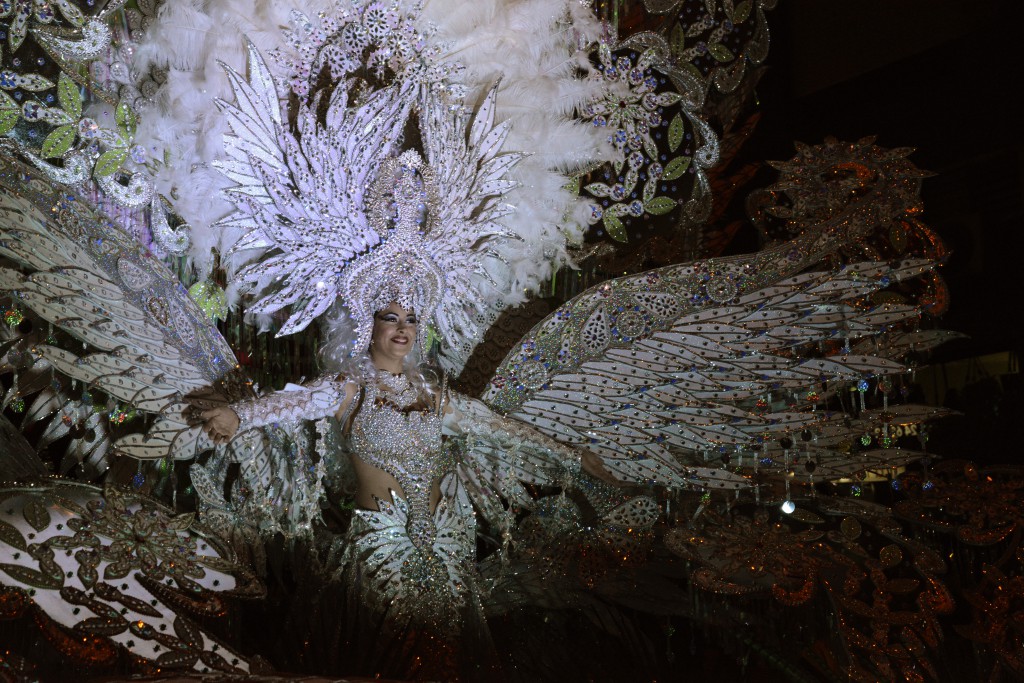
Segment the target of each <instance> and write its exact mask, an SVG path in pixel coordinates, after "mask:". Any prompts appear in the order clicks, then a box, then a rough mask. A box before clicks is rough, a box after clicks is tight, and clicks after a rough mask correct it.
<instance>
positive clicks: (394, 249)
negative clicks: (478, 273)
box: [340, 150, 445, 350]
mask: <svg viewBox="0 0 1024 683" xmlns="http://www.w3.org/2000/svg"><path fill="white" fill-rule="evenodd" d="M432 179H433V174H432V173H431V172H430V169H429V168H427V167H426V166H425V164H424V163H423V159H422V158H421V157H420V155H419V153H418V152H416V151H413V150H409V151H407V152H405V153H403V154H402V155H401V156H400V157H398V158H391V159H389V160H387V161H385V162H384V163H383V164H381V168H380V172H379V173H378V175H377V180H376V181H375V182H374V184H373V187H372V188H371V190H370V195H369V197H368V202H367V205H368V209H369V210H368V215H369V218H370V223H371V225H373V226H374V228H376V230H377V234H379V235H381V237H382V239H383V244H381V245H380V246H378V247H377V248H375V249H374V250H373V251H371V252H370V253H368V254H366V255H364V256H361V257H359V258H358V259H356V260H355V262H353V263H352V265H350V266H349V267H348V268H347V269H346V270H345V274H344V276H343V278H342V284H341V288H340V295H341V296H342V298H343V299H344V301H345V304H346V306H347V307H348V309H349V311H350V312H351V314H352V316H353V317H354V318H355V321H356V346H355V348H356V350H365V349H366V347H367V346H368V345H369V343H370V335H371V333H372V332H373V314H374V313H376V312H377V311H380V310H382V309H384V308H387V307H388V306H389V305H390V304H391V303H397V304H398V305H399V306H401V307H402V308H405V309H407V310H412V311H415V312H416V313H417V315H419V316H420V318H421V320H423V321H424V323H426V322H428V321H429V320H431V319H432V318H433V316H434V313H435V311H436V310H437V307H438V305H439V304H440V302H441V296H442V293H443V292H444V286H445V279H444V273H443V272H442V271H441V269H440V268H439V267H438V266H437V264H436V263H435V262H434V260H433V259H432V258H431V256H430V249H429V245H428V244H427V242H426V240H425V238H424V234H425V233H426V230H427V228H428V226H429V222H428V215H429V212H428V206H429V205H430V204H431V203H432V202H431V196H432V195H433V193H432V192H431V188H432V187H433V182H432ZM426 330H427V324H421V325H420V326H419V333H418V334H419V335H420V337H421V339H420V340H419V341H420V342H421V343H422V342H423V339H422V336H423V335H425V334H426Z"/></svg>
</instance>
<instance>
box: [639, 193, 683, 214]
mask: <svg viewBox="0 0 1024 683" xmlns="http://www.w3.org/2000/svg"><path fill="white" fill-rule="evenodd" d="M674 208H676V200H674V199H670V198H668V197H655V198H654V199H652V200H651V201H649V202H647V203H646V204H644V211H646V212H647V213H649V214H651V215H652V216H662V215H664V214H666V213H668V212H669V211H671V210H672V209H674Z"/></svg>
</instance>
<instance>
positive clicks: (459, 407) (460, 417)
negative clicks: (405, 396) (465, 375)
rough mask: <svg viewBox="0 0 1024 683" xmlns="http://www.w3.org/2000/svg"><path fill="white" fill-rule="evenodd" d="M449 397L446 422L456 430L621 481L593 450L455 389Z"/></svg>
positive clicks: (619, 483)
mask: <svg viewBox="0 0 1024 683" xmlns="http://www.w3.org/2000/svg"><path fill="white" fill-rule="evenodd" d="M451 399H452V400H451V401H449V402H448V405H447V406H446V410H445V413H446V424H449V425H451V426H454V427H455V428H456V429H457V430H458V431H460V432H463V433H466V434H472V435H474V436H479V437H483V438H485V439H489V440H495V439H496V440H499V441H506V442H509V443H514V444H515V445H516V446H518V447H523V446H525V447H528V448H532V449H534V450H542V451H546V452H548V453H551V454H552V455H553V456H555V457H556V458H557V459H558V460H559V461H560V462H561V463H562V465H563V466H564V467H565V468H566V469H567V470H568V471H570V472H573V473H576V472H579V470H580V469H581V468H582V469H583V471H584V472H586V473H587V474H589V475H591V476H592V477H596V478H597V479H600V480H601V481H604V482H607V483H609V484H614V485H617V486H622V485H623V482H620V481H619V480H617V479H615V478H614V477H613V476H612V475H611V474H609V473H608V471H607V470H606V469H605V468H604V465H603V464H602V463H601V459H600V458H599V457H598V456H597V455H595V454H594V453H592V452H590V451H588V450H586V449H583V448H574V447H572V446H568V445H566V444H563V443H561V442H559V441H556V440H554V439H552V438H551V437H549V436H547V435H546V434H542V433H541V432H539V431H537V430H536V429H534V428H533V427H530V426H529V425H527V424H525V423H523V422H520V421H519V420H512V419H509V418H507V417H503V416H501V415H498V414H497V413H495V412H494V411H492V410H491V409H490V408H488V407H487V406H486V405H484V403H483V402H482V401H479V400H477V399H473V398H469V397H468V396H463V395H461V394H457V393H452V394H451Z"/></svg>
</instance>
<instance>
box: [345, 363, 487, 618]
mask: <svg viewBox="0 0 1024 683" xmlns="http://www.w3.org/2000/svg"><path fill="white" fill-rule="evenodd" d="M402 379H404V378H402ZM403 388H404V387H403ZM407 392H408V390H407V389H406V393H405V395H403V392H402V391H394V390H390V391H389V389H388V388H384V387H382V386H381V385H380V384H379V383H371V384H369V385H367V387H366V388H365V390H364V395H363V397H362V401H361V405H360V407H359V408H358V409H357V410H356V411H355V414H354V416H353V418H352V428H351V450H352V453H353V456H354V457H357V458H359V459H360V460H362V461H364V462H366V463H367V464H369V465H372V466H374V467H377V468H379V469H381V470H382V471H384V472H387V473H388V474H390V475H392V476H393V477H394V478H395V480H396V481H397V482H398V484H399V487H400V488H401V492H402V493H403V494H404V496H403V495H400V494H399V493H398V492H394V491H392V494H391V500H380V499H378V510H357V511H356V515H355V517H354V518H353V521H352V525H351V527H350V529H349V532H348V534H347V538H346V539H345V541H344V555H343V558H342V563H341V567H340V569H339V571H340V572H342V573H344V574H346V575H347V576H346V580H348V581H350V582H351V583H352V585H353V588H354V589H356V590H358V591H359V592H360V593H361V594H362V595H361V598H362V599H363V600H364V601H365V602H366V603H367V604H369V605H370V606H371V607H372V608H376V610H377V611H378V612H380V613H382V615H383V616H384V617H386V621H387V622H390V623H391V624H392V625H399V624H401V625H404V624H410V623H411V624H414V625H419V626H425V627H429V628H434V629H436V630H437V632H438V633H439V634H441V635H448V636H451V635H454V634H456V633H458V631H459V626H460V624H461V623H462V622H463V621H464V619H463V616H462V614H463V612H464V610H465V609H467V608H470V609H472V608H473V605H474V604H475V602H476V599H475V597H471V594H472V588H471V587H472V583H473V578H472V577H473V574H474V568H473V560H474V556H475V535H476V530H475V518H474V516H473V511H472V506H471V504H470V503H469V502H468V499H466V497H465V496H464V495H461V496H460V495H456V496H449V497H444V498H442V499H441V501H440V502H439V503H438V504H437V506H436V507H435V509H433V510H431V508H430V496H431V490H432V488H433V485H434V484H435V483H439V482H441V480H442V479H445V478H446V477H448V476H451V475H452V473H453V472H454V469H455V460H454V458H453V456H452V455H451V453H450V452H449V451H448V450H446V449H445V447H444V442H443V440H442V436H441V423H442V418H441V415H440V414H439V412H438V411H436V410H416V409H411V408H410V406H411V405H413V404H414V403H415V400H416V397H415V394H414V393H413V394H411V395H410V394H409V393H407ZM401 404H404V405H401ZM456 488H457V486H456Z"/></svg>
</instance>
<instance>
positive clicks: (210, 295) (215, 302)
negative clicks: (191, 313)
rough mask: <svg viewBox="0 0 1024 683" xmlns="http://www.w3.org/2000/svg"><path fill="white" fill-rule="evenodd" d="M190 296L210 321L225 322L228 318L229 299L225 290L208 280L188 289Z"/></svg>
mask: <svg viewBox="0 0 1024 683" xmlns="http://www.w3.org/2000/svg"><path fill="white" fill-rule="evenodd" d="M188 295H189V296H190V297H192V300H193V301H195V302H196V303H197V304H199V308H201V309H203V313H205V314H206V317H207V318H209V319H210V320H215V321H216V320H223V319H224V318H226V317H228V297H227V294H225V293H224V290H223V289H221V288H220V287H219V286H217V285H215V284H214V283H212V282H210V281H209V280H206V281H205V282H197V283H195V284H194V285H192V286H191V287H189V288H188Z"/></svg>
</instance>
